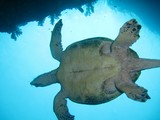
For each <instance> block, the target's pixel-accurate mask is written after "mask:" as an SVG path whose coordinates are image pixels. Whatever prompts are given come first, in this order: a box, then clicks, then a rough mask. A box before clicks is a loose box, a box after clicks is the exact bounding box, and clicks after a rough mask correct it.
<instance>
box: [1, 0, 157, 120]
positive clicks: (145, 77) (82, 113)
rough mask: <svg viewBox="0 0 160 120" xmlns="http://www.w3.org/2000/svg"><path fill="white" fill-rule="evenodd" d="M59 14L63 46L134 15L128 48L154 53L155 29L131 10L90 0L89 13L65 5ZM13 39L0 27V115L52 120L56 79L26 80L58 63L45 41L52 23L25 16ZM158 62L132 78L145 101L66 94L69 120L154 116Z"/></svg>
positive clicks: (153, 119) (110, 30)
mask: <svg viewBox="0 0 160 120" xmlns="http://www.w3.org/2000/svg"><path fill="white" fill-rule="evenodd" d="M60 18H62V20H63V24H64V25H63V29H62V35H63V36H62V39H63V42H62V44H63V48H64V49H65V48H66V47H67V46H68V45H69V44H71V43H73V42H75V41H78V40H82V39H85V38H90V37H97V36H103V37H109V38H112V39H115V38H116V36H117V35H118V31H119V28H120V27H121V26H122V25H123V23H124V22H126V21H128V20H129V19H131V18H136V19H137V21H138V22H139V23H140V24H141V25H142V26H143V28H142V29H141V31H140V36H141V37H140V39H139V40H138V41H137V42H136V43H135V44H134V45H133V46H132V48H133V49H134V50H135V51H136V52H137V53H138V54H139V56H140V57H143V58H154V59H160V53H159V51H160V34H157V33H154V32H152V30H150V29H149V28H148V26H147V25H146V24H144V22H143V19H140V18H139V17H138V16H137V15H136V14H134V13H127V12H125V13H121V12H119V11H116V10H115V9H111V8H110V7H109V6H107V3H106V2H99V3H97V4H96V5H95V13H93V14H91V16H88V17H86V16H84V14H83V13H80V12H79V11H78V10H74V9H73V10H66V11H63V12H62V16H61V17H60ZM21 29H22V31H23V34H22V35H21V36H19V37H18V40H17V41H14V40H12V39H11V38H10V35H8V34H4V33H3V34H2V33H0V36H1V38H0V39H1V40H0V120H57V118H56V116H55V114H54V113H53V110H52V108H53V99H54V96H55V95H56V94H57V93H58V91H59V90H60V85H59V84H54V85H51V86H48V87H44V88H35V87H33V86H31V85H30V84H29V83H30V82H31V81H32V80H33V79H34V78H35V77H36V76H37V75H40V74H42V73H44V72H48V71H50V70H52V69H55V68H57V67H58V66H59V62H58V61H56V60H54V59H53V58H52V57H51V54H50V49H49V42H50V36H51V31H52V29H53V26H52V25H50V22H49V19H46V21H45V23H44V26H43V27H40V26H37V23H36V22H30V23H28V24H27V25H26V26H24V27H21ZM159 80H160V68H156V69H150V70H145V71H143V72H142V74H141V76H140V77H139V79H138V81H137V84H139V85H140V86H143V87H145V88H146V89H147V90H148V93H149V95H150V97H151V100H148V101H147V102H145V103H140V102H136V101H133V100H131V99H129V98H127V96H126V95H125V94H123V95H121V96H120V97H118V98H117V99H115V100H113V101H111V102H109V103H105V104H101V105H81V104H77V103H73V102H71V101H70V100H68V106H69V110H70V112H71V113H72V114H73V115H75V120H136V119H138V120H160V115H159V111H160V107H159V102H160V95H159V93H160V86H159V84H160V81H159Z"/></svg>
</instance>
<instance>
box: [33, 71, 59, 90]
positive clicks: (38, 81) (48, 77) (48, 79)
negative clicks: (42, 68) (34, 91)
mask: <svg viewBox="0 0 160 120" xmlns="http://www.w3.org/2000/svg"><path fill="white" fill-rule="evenodd" d="M56 73H57V69H55V70H52V71H50V72H48V73H44V74H42V75H39V76H38V77H36V78H35V79H34V80H33V81H32V82H31V83H30V84H31V85H34V86H36V87H45V86H48V85H51V84H54V83H58V81H57V77H56Z"/></svg>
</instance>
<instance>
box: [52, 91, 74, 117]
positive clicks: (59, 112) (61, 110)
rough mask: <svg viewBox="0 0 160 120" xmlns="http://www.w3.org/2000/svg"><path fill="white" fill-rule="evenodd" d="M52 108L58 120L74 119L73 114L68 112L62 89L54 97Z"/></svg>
mask: <svg viewBox="0 0 160 120" xmlns="http://www.w3.org/2000/svg"><path fill="white" fill-rule="evenodd" d="M53 110H54V112H55V114H56V116H57V118H58V120H74V116H73V115H71V114H70V113H69V110H68V107H67V100H66V97H65V95H64V94H63V91H62V90H61V91H60V92H59V93H58V94H57V95H56V97H55V99H54V105H53Z"/></svg>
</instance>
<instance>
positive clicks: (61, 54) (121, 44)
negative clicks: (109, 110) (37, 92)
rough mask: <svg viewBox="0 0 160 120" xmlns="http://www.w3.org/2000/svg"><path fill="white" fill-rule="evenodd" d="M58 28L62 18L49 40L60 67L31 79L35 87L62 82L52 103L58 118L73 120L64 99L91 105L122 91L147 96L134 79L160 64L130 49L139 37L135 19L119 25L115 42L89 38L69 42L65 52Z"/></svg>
mask: <svg viewBox="0 0 160 120" xmlns="http://www.w3.org/2000/svg"><path fill="white" fill-rule="evenodd" d="M61 28H62V20H59V21H58V22H57V23H56V25H55V27H54V29H53V31H52V36H51V42H50V49H51V54H52V56H53V58H54V59H56V60H58V61H59V62H60V66H59V67H58V68H57V69H55V70H52V71H50V72H48V73H44V74H42V75H40V76H38V77H37V78H35V79H34V80H33V81H32V82H31V85H34V86H36V87H43V86H47V85H51V84H53V83H59V84H60V85H61V90H60V92H59V93H58V94H57V95H56V97H55V99H54V106H53V109H54V112H55V114H56V116H57V118H58V120H74V116H73V115H71V114H70V113H69V110H68V107H67V101H66V98H69V99H70V100H71V101H73V102H77V103H81V104H90V105H95V104H101V103H105V102H108V101H111V100H113V99H115V98H117V97H118V96H119V95H121V94H122V93H125V94H126V95H127V96H128V97H129V98H131V99H133V100H136V101H140V102H145V101H146V100H147V99H150V97H149V95H148V94H147V90H146V89H145V88H143V87H140V86H138V85H137V84H135V81H136V80H137V79H138V77H139V75H140V72H141V70H145V69H149V68H155V67H160V60H155V59H142V58H139V57H138V55H137V53H136V52H135V51H133V50H132V49H130V48H129V47H130V46H131V45H132V44H133V43H134V42H136V41H137V39H138V38H139V37H140V36H139V31H140V29H141V25H139V24H138V22H137V21H136V20H135V19H131V20H129V21H128V22H126V23H125V24H124V25H123V26H122V27H121V28H120V31H119V35H118V36H117V38H116V39H115V40H114V41H113V40H111V39H109V38H105V37H95V38H89V39H85V40H81V41H79V42H75V43H73V44H71V45H70V46H68V47H67V48H66V50H65V51H63V49H62V45H61Z"/></svg>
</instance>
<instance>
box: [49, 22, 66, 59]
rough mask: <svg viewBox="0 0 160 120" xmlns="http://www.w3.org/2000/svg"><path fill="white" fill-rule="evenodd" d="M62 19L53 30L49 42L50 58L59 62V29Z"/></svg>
mask: <svg viewBox="0 0 160 120" xmlns="http://www.w3.org/2000/svg"><path fill="white" fill-rule="evenodd" d="M62 25H63V24H62V19H60V20H59V21H58V22H57V23H56V24H55V27H54V28H53V31H52V35H51V42H50V50H51V54H52V57H53V58H55V59H56V60H58V61H60V58H61V55H62V52H63V48H62V43H61V42H62V41H61V38H62V36H61V29H62Z"/></svg>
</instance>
